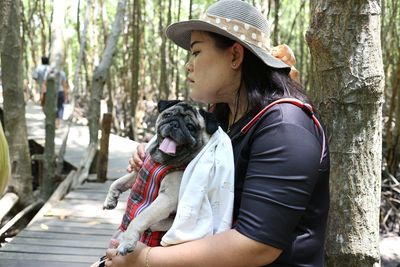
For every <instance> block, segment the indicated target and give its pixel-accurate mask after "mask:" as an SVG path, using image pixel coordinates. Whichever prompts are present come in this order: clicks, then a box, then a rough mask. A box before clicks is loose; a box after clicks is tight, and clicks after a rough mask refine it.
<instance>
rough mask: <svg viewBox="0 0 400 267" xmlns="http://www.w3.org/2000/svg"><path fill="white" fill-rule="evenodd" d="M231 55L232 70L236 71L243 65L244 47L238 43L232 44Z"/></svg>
mask: <svg viewBox="0 0 400 267" xmlns="http://www.w3.org/2000/svg"><path fill="white" fill-rule="evenodd" d="M231 53H232V69H238V68H239V67H240V65H242V63H243V57H244V47H243V46H242V45H241V44H239V43H234V44H233V45H232V46H231Z"/></svg>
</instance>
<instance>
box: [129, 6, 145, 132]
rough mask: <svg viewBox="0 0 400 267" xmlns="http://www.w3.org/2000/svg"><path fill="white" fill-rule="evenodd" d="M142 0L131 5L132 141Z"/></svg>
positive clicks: (137, 87) (137, 86)
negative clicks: (132, 37)
mask: <svg viewBox="0 0 400 267" xmlns="http://www.w3.org/2000/svg"><path fill="white" fill-rule="evenodd" d="M141 1H142V0H135V1H134V4H133V12H132V13H133V18H132V21H133V36H134V40H133V56H132V57H131V76H132V86H131V92H130V98H131V101H130V102H131V112H130V113H131V127H132V133H133V139H134V140H137V134H136V131H135V127H136V119H137V118H136V110H137V105H138V101H139V98H138V95H139V71H140V62H141V53H140V47H141V45H142V42H143V40H142V38H143V34H142V31H141V29H142V13H141V8H142V3H141Z"/></svg>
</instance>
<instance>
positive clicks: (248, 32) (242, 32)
mask: <svg viewBox="0 0 400 267" xmlns="http://www.w3.org/2000/svg"><path fill="white" fill-rule="evenodd" d="M200 19H201V20H203V21H205V22H207V23H210V24H212V25H214V26H217V27H218V28H221V29H223V30H225V31H227V32H229V33H230V34H232V35H233V36H235V37H236V38H238V39H240V40H242V41H243V42H246V43H249V44H252V45H255V46H257V47H259V48H261V49H262V50H264V51H266V52H267V53H270V50H271V49H270V39H269V34H266V33H264V32H262V31H260V29H258V28H256V27H254V26H252V25H249V24H247V23H244V22H242V21H239V20H236V19H230V18H223V17H219V16H216V15H211V14H208V13H204V14H203V15H202V16H201V18H200Z"/></svg>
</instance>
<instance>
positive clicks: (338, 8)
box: [306, 0, 384, 267]
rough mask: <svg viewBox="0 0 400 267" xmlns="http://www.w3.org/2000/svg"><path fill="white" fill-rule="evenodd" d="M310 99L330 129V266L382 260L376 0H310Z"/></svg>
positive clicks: (380, 83) (381, 81) (373, 263)
mask: <svg viewBox="0 0 400 267" xmlns="http://www.w3.org/2000/svg"><path fill="white" fill-rule="evenodd" d="M311 11H312V13H311V14H312V21H311V25H310V27H309V29H308V32H307V36H306V37H307V42H308V44H309V46H310V50H311V56H312V61H313V69H312V75H313V84H312V88H313V89H314V90H315V103H316V105H317V107H318V110H319V111H320V113H321V116H322V118H323V120H324V121H325V124H326V129H327V132H328V133H329V135H328V136H329V140H330V151H331V162H332V163H331V183H330V186H331V205H330V214H329V220H328V232H327V240H326V250H327V252H326V255H327V266H357V267H362V266H377V265H378V264H379V249H378V245H379V243H378V242H379V205H380V182H381V157H382V156H381V155H382V137H381V134H382V131H381V129H382V102H383V85H384V74H383V65H382V56H381V54H382V53H381V46H380V7H379V1H378V0H358V1H335V0H313V1H312V10H311Z"/></svg>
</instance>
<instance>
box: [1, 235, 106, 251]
mask: <svg viewBox="0 0 400 267" xmlns="http://www.w3.org/2000/svg"><path fill="white" fill-rule="evenodd" d="M18 236H21V237H29V238H42V239H60V240H75V241H77V242H86V240H87V241H99V242H108V240H109V238H110V235H89V234H65V233H43V232H35V231H25V230H24V231H22V232H21V233H20V234H19V235H18ZM0 251H1V250H0Z"/></svg>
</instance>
